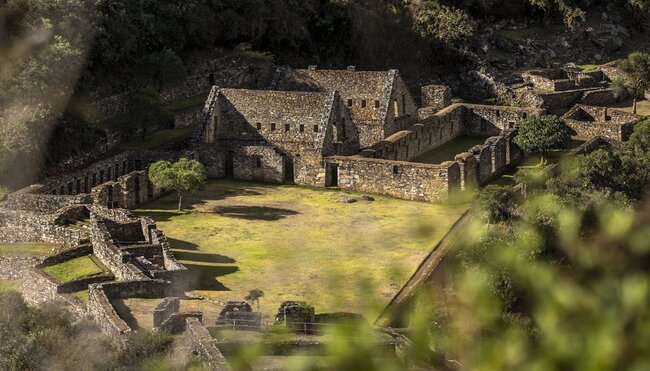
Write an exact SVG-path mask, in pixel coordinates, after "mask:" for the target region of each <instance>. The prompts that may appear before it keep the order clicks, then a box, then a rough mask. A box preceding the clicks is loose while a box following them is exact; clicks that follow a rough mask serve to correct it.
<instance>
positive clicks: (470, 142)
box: [413, 137, 486, 164]
mask: <svg viewBox="0 0 650 371" xmlns="http://www.w3.org/2000/svg"><path fill="white" fill-rule="evenodd" d="M485 139H486V138H480V137H460V138H456V139H454V140H452V141H450V142H448V143H445V144H443V145H441V146H440V147H437V148H435V149H433V150H431V151H429V152H427V153H424V154H423V155H421V156H419V157H417V158H415V159H414V160H413V162H422V163H425V164H440V163H443V162H445V161H453V159H454V157H455V156H456V155H457V154H459V153H462V152H465V151H467V150H468V149H470V148H472V147H474V146H475V145H478V144H483V143H485Z"/></svg>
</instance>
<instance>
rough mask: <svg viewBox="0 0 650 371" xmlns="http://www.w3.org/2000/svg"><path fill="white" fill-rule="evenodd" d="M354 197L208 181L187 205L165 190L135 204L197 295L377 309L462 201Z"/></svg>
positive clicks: (271, 305)
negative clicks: (348, 200) (253, 294)
mask: <svg viewBox="0 0 650 371" xmlns="http://www.w3.org/2000/svg"><path fill="white" fill-rule="evenodd" d="M361 196H362V195H361V194H356V193H347V192H342V191H336V190H326V189H311V188H303V187H296V186H287V185H283V186H273V185H266V184H256V183H245V182H233V181H214V182H211V183H209V184H208V186H207V188H206V190H205V191H203V192H201V193H199V194H197V195H195V196H193V197H191V198H189V199H188V205H189V204H190V203H191V210H190V211H187V212H176V211H175V208H176V202H177V200H176V198H175V197H174V196H173V195H170V196H167V197H165V198H163V199H161V200H159V201H156V202H154V203H152V204H149V205H146V206H144V207H143V208H141V209H139V210H137V213H138V214H140V215H146V216H149V217H152V218H153V219H154V220H156V222H157V225H158V226H159V227H160V228H161V229H162V230H164V231H165V234H166V235H167V236H168V237H169V238H170V242H171V245H172V248H173V249H174V253H175V255H176V257H177V258H179V259H180V260H181V261H182V262H183V263H184V264H185V265H186V266H187V267H188V268H189V271H190V275H191V277H192V278H193V280H194V281H193V285H192V288H193V289H194V292H195V293H196V294H199V295H204V296H207V297H209V298H211V299H214V300H219V301H223V302H225V301H228V300H243V299H244V297H245V296H246V294H247V293H248V291H249V290H251V289H256V288H257V289H261V290H263V291H264V292H265V296H264V297H263V298H262V299H261V306H262V312H263V313H264V314H266V315H269V316H270V315H273V314H274V313H275V311H276V310H277V308H278V306H279V304H280V303H281V302H282V301H285V300H306V301H309V302H310V303H312V304H313V305H315V306H316V310H317V312H328V311H362V310H363V309H364V308H373V309H374V310H378V308H379V307H381V306H382V305H385V304H386V303H387V302H388V301H389V300H390V299H391V298H392V296H393V295H395V293H396V292H397V291H398V290H399V289H400V288H401V287H402V286H403V285H404V284H405V283H406V281H407V280H408V278H409V277H410V276H411V274H412V273H413V272H414V271H415V270H416V268H417V267H418V265H419V264H420V262H421V261H422V260H423V259H424V257H425V256H426V255H427V254H428V253H429V252H430V251H431V249H432V248H433V247H434V246H435V244H436V243H437V242H438V241H439V240H440V239H441V238H442V237H443V236H444V234H445V233H446V232H447V230H448V229H449V228H450V226H451V225H452V224H453V223H454V222H455V221H456V220H457V219H458V218H459V216H460V215H461V213H462V212H463V211H464V210H465V209H466V207H464V206H444V205H435V204H431V203H421V202H412V201H403V200H398V199H394V198H390V197H381V196H373V197H374V198H375V199H376V201H374V202H369V201H362V200H361ZM341 197H353V198H357V199H358V200H359V202H357V203H353V204H344V203H341V202H339V199H340V198H341ZM376 299H378V300H376Z"/></svg>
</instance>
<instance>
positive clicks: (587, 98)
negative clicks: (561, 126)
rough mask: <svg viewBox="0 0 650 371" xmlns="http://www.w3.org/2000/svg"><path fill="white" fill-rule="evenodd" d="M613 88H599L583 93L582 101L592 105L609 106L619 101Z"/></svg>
mask: <svg viewBox="0 0 650 371" xmlns="http://www.w3.org/2000/svg"><path fill="white" fill-rule="evenodd" d="M617 101H618V99H617V98H616V97H615V96H614V90H612V89H599V90H591V91H587V92H585V93H584V94H583V95H582V99H581V103H582V104H588V105H591V106H607V105H610V104H612V103H615V102H617Z"/></svg>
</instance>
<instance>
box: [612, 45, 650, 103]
mask: <svg viewBox="0 0 650 371" xmlns="http://www.w3.org/2000/svg"><path fill="white" fill-rule="evenodd" d="M618 67H619V68H620V69H622V70H623V71H625V72H626V73H627V75H628V76H627V78H626V79H625V82H624V83H625V86H626V87H627V89H628V90H629V91H630V93H631V94H632V97H633V98H634V101H633V103H632V107H633V112H634V113H636V100H637V98H640V97H642V96H643V93H644V92H645V91H646V90H648V89H650V53H644V52H635V53H632V54H630V55H629V56H628V57H627V59H624V60H622V61H621V62H619V63H618Z"/></svg>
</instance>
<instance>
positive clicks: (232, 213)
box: [214, 206, 300, 221]
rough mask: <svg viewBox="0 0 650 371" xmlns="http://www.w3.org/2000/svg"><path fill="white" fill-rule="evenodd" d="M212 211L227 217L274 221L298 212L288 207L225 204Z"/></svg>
mask: <svg viewBox="0 0 650 371" xmlns="http://www.w3.org/2000/svg"><path fill="white" fill-rule="evenodd" d="M214 213H216V214H219V215H222V216H226V217H228V218H237V219H245V220H266V221H276V220H280V219H284V218H286V217H288V216H291V215H298V214H300V213H299V212H297V211H294V210H289V209H280V208H276V207H264V206H227V207H216V208H215V209H214Z"/></svg>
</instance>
